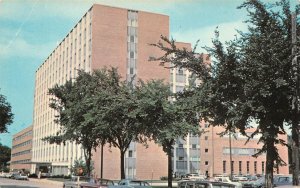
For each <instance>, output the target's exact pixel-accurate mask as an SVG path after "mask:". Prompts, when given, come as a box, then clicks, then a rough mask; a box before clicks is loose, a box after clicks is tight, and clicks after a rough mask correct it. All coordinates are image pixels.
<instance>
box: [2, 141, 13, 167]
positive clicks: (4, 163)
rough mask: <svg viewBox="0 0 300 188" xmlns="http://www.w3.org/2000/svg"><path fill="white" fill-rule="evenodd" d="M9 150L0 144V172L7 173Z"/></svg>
mask: <svg viewBox="0 0 300 188" xmlns="http://www.w3.org/2000/svg"><path fill="white" fill-rule="evenodd" d="M10 156H11V149H10V148H9V147H7V146H4V145H2V144H1V143H0V171H7V168H6V166H7V162H8V161H10Z"/></svg>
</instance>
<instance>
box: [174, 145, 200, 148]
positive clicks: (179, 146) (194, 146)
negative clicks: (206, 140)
mask: <svg viewBox="0 0 300 188" xmlns="http://www.w3.org/2000/svg"><path fill="white" fill-rule="evenodd" d="M190 147H191V149H199V145H198V144H191V145H190ZM178 148H183V144H178Z"/></svg>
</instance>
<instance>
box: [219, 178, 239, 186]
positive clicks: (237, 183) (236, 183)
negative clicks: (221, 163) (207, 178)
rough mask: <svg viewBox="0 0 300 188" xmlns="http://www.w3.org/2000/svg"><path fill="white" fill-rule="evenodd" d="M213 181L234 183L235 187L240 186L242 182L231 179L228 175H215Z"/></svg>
mask: <svg viewBox="0 0 300 188" xmlns="http://www.w3.org/2000/svg"><path fill="white" fill-rule="evenodd" d="M215 181H218V182H224V183H228V184H232V185H235V186H236V188H242V184H241V183H240V182H234V181H231V180H230V179H229V177H215Z"/></svg>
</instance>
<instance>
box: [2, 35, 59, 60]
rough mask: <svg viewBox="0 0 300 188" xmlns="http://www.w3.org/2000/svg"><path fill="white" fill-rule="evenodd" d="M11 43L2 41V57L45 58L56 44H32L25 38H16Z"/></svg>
mask: <svg viewBox="0 0 300 188" xmlns="http://www.w3.org/2000/svg"><path fill="white" fill-rule="evenodd" d="M9 42H10V43H3V42H0V49H1V50H0V57H1V58H11V57H20V58H24V57H26V58H42V59H45V58H46V55H47V54H49V52H50V50H51V47H53V46H55V43H53V42H51V43H46V44H31V43H29V42H28V41H26V40H25V39H23V38H16V39H15V40H13V41H9Z"/></svg>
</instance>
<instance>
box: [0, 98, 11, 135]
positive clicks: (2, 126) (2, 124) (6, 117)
mask: <svg viewBox="0 0 300 188" xmlns="http://www.w3.org/2000/svg"><path fill="white" fill-rule="evenodd" d="M13 118H14V115H13V113H12V112H11V106H10V104H9V103H8V102H7V101H6V98H5V96H4V95H1V94H0V133H6V132H7V126H8V125H10V124H11V123H12V122H13Z"/></svg>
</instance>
